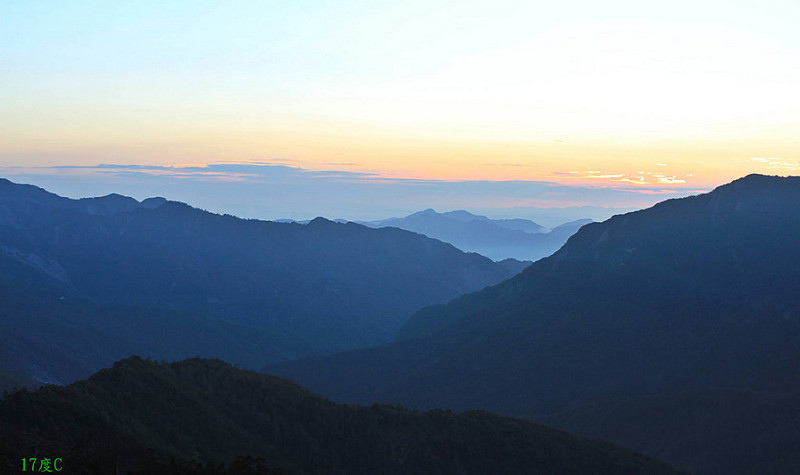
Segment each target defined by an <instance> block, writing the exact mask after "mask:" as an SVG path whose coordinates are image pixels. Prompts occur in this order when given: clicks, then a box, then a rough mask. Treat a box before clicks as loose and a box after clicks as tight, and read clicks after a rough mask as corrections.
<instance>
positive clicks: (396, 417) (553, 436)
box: [0, 175, 800, 474]
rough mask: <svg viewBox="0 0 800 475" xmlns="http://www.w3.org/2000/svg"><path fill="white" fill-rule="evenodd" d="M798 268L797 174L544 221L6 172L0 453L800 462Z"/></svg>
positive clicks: (512, 464) (232, 461)
mask: <svg viewBox="0 0 800 475" xmlns="http://www.w3.org/2000/svg"><path fill="white" fill-rule="evenodd" d="M799 296H800V177H775V176H765V175H748V176H745V177H743V178H740V179H738V180H735V181H733V182H731V183H728V184H726V185H723V186H720V187H717V188H716V189H714V190H713V191H711V192H709V193H704V194H698V195H694V196H689V197H685V198H678V199H670V200H665V201H662V202H660V203H658V204H656V205H655V206H652V207H650V208H647V209H642V210H639V211H634V212H630V213H625V214H619V215H615V216H613V217H611V218H610V219H607V220H605V221H602V222H593V221H592V220H591V219H581V220H578V221H575V220H565V222H564V223H563V224H562V225H560V226H554V227H552V228H548V227H543V226H540V225H539V224H537V223H536V222H534V221H531V220H526V219H490V218H488V217H486V216H482V215H476V214H472V213H470V212H467V211H465V210H456V211H446V212H437V211H434V210H433V209H426V210H424V211H420V212H417V213H414V214H411V215H409V216H406V217H402V218H387V219H382V220H373V221H359V222H349V221H338V220H330V219H326V218H322V217H318V218H315V219H313V220H310V221H302V222H301V221H291V220H284V221H281V222H278V221H262V220H256V219H241V218H238V217H235V216H232V215H221V214H215V213H211V212H208V211H204V210H202V209H199V208H195V207H193V206H191V204H186V203H181V202H177V201H170V200H167V199H164V198H149V199H145V200H143V201H138V200H136V199H134V198H130V197H126V196H122V195H119V194H111V195H107V196H102V197H97V198H82V199H71V198H66V197H62V196H59V195H56V194H53V193H50V192H48V191H46V190H45V189H43V188H39V187H36V186H33V185H23V184H17V183H14V182H11V181H9V180H5V179H0V389H2V390H3V396H2V399H0V473H20V472H28V471H41V472H47V471H53V472H54V473H55V472H61V473H82V474H83V473H86V474H95V473H96V474H109V473H132V474H160V473H165V474H166V473H170V474H223V473H225V474H255V473H331V474H343V473H364V474H373V473H397V474H401V473H453V474H463V473H475V474H487V473H543V474H560V473H564V474H567V473H571V474H584V473H606V474H617V473H619V474H638V473H641V474H660V473H664V474H667V473H698V474H738V473H741V474H745V473H776V474H778V473H787V474H788V473H800V443H798V441H800V376H799V375H800V297H799ZM45 460H46V461H45ZM32 467H33V468H32Z"/></svg>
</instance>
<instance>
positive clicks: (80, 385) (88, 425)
mask: <svg viewBox="0 0 800 475" xmlns="http://www.w3.org/2000/svg"><path fill="white" fill-rule="evenodd" d="M32 454H36V455H37V456H38V457H45V456H47V457H48V458H53V459H54V458H57V457H58V458H61V459H62V460H61V461H60V465H59V466H60V467H61V468H63V469H64V470H65V473H98V474H108V473H129V471H131V472H133V473H142V474H148V475H153V474H157V473H171V474H175V473H205V474H213V473H226V472H227V473H273V472H271V471H270V470H283V471H282V472H279V473H365V474H366V473H459V474H468V473H475V474H485V473H547V474H560V473H570V474H575V473H607V474H623V473H630V474H634V473H648V474H662V473H663V474H667V473H675V472H674V471H673V470H671V469H670V468H669V467H666V466H665V465H663V464H660V463H658V462H655V461H653V460H650V459H647V458H646V457H644V456H641V455H638V454H635V453H633V452H630V451H627V450H623V449H619V448H617V447H614V446H612V445H611V444H608V443H605V442H600V441H595V440H588V439H583V438H580V437H576V436H572V435H570V434H567V433H565V432H561V431H557V430H553V429H548V428H545V427H542V426H539V425H536V424H533V423H530V422H525V421H521V420H515V419H509V418H504V417H499V416H495V415H493V414H489V413H486V412H468V413H463V414H454V413H451V412H449V411H432V412H427V413H418V412H412V411H409V410H407V409H404V408H402V407H395V406H372V407H354V406H344V405H339V404H334V403H332V402H330V401H328V400H326V399H323V398H321V397H319V396H317V395H316V394H313V393H311V392H310V391H307V390H305V389H303V388H301V387H299V386H297V385H295V384H293V383H291V382H289V381H287V380H284V379H280V378H276V377H273V376H266V375H262V374H258V373H255V372H252V371H244V370H240V369H236V368H234V367H232V366H231V365H229V364H227V363H223V362H221V361H218V360H216V361H214V360H200V359H191V360H186V361H182V362H179V363H173V364H166V363H155V362H152V361H144V360H142V359H140V358H138V357H133V358H128V359H126V360H123V361H120V362H118V363H116V364H114V366H113V368H111V369H106V370H102V371H100V372H98V373H97V374H95V375H93V376H92V377H91V378H89V379H88V380H86V381H79V382H76V383H74V384H71V385H69V386H67V387H55V386H47V387H44V388H42V389H40V390H38V391H36V392H33V393H29V392H17V393H13V394H10V395H8V396H7V397H6V398H4V399H3V400H0V471H2V472H3V473H16V472H17V471H19V469H20V468H21V467H20V465H19V464H20V463H21V459H22V458H23V457H27V456H32ZM170 460H173V461H172V462H170ZM192 460H194V463H192V462H191V461H192ZM221 464H224V466H222V467H221V466H220V465H221ZM245 468H248V469H250V471H244V469H245Z"/></svg>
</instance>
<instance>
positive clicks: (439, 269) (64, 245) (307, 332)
mask: <svg viewBox="0 0 800 475" xmlns="http://www.w3.org/2000/svg"><path fill="white" fill-rule="evenodd" d="M512 274H513V272H512V271H511V270H507V269H506V268H504V267H503V266H500V265H498V264H495V263H493V262H491V261H490V260H489V259H487V258H485V257H482V256H478V255H475V254H465V253H463V252H461V251H458V250H457V249H455V248H454V247H452V246H450V245H448V244H444V243H441V242H439V241H436V240H433V239H429V238H426V237H424V236H420V235H417V234H414V233H410V232H406V231H401V230H398V229H380V230H374V229H369V228H366V227H364V226H360V225H357V224H338V223H333V222H330V221H327V220H325V219H322V218H317V219H315V220H313V221H312V222H311V223H309V224H308V225H305V226H302V225H298V224H283V223H272V222H263V221H256V220H242V219H238V218H235V217H232V216H220V215H214V214H211V213H207V212H205V211H202V210H198V209H194V208H191V207H189V206H187V205H185V204H182V203H176V202H169V201H166V200H164V199H159V198H153V199H148V200H145V201H143V202H141V203H139V202H137V201H136V200H134V199H132V198H126V197H122V196H119V195H109V196H106V197H102V198H92V199H84V200H71V199H66V198H62V197H59V196H56V195H53V194H51V193H48V192H46V191H44V190H42V189H40V188H36V187H33V186H26V185H16V184H13V183H11V182H9V181H7V180H2V181H0V299H2V302H3V305H2V306H0V371H2V370H4V369H5V370H13V371H16V372H18V373H22V374H27V375H30V376H34V377H35V378H37V379H39V380H42V381H69V380H72V379H74V378H76V377H81V376H86V375H88V374H90V373H91V372H92V371H94V370H96V369H97V368H99V367H102V366H103V365H108V364H110V363H111V362H112V361H115V360H116V359H119V358H121V357H124V356H127V355H130V354H137V353H139V354H146V355H150V356H153V357H157V358H164V359H179V358H183V357H186V356H193V355H205V356H214V357H223V358H226V359H228V360H230V361H234V362H236V363H238V364H243V365H245V366H250V367H260V366H262V365H263V364H266V363H267V362H270V361H278V360H281V359H287V358H293V357H299V356H303V355H308V354H319V353H329V352H333V351H341V350H344V349H348V348H358V347H364V346H370V345H376V344H380V343H384V342H387V341H390V340H391V338H392V337H393V336H394V334H395V332H396V331H397V329H398V328H399V327H400V326H401V325H402V324H403V323H404V322H405V320H406V319H407V318H408V316H409V315H410V314H411V313H413V312H414V311H415V310H417V309H419V308H421V307H423V306H425V305H429V304H432V303H440V302H446V301H448V300H450V299H452V298H454V297H457V296H458V295H460V294H463V293H465V292H468V291H474V290H477V289H480V288H483V287H485V286H487V285H490V284H495V283H497V282H500V281H501V280H503V279H505V278H507V277H510V276H511V275H512Z"/></svg>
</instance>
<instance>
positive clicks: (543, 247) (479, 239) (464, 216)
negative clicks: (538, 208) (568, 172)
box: [358, 209, 592, 261]
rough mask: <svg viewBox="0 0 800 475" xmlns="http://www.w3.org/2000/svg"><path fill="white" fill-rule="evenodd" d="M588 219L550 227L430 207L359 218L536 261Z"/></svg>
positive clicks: (464, 248)
mask: <svg viewBox="0 0 800 475" xmlns="http://www.w3.org/2000/svg"><path fill="white" fill-rule="evenodd" d="M590 222H592V220H591V219H580V220H577V221H571V222H569V223H564V224H562V225H560V226H557V227H555V228H553V229H552V230H550V229H547V228H545V227H543V226H540V225H538V224H536V223H535V222H533V221H531V220H527V219H519V218H518V219H489V218H487V217H486V216H480V215H475V214H472V213H469V212H468V211H464V210H456V211H448V212H445V213H437V212H436V211H434V210H433V209H426V210H424V211H419V212H416V213H413V214H411V215H408V216H406V217H404V218H389V219H384V220H378V221H358V223H359V224H363V225H365V226H369V227H371V228H384V227H395V228H400V229H405V230H407V231H413V232H415V233H419V234H424V235H425V236H428V237H431V238H434V239H439V240H440V241H444V242H447V243H450V244H452V245H454V246H455V247H457V248H459V249H461V250H462V251H466V252H476V253H478V254H481V255H483V256H487V257H489V258H491V259H494V260H496V261H500V260H504V259H516V260H519V261H536V260H538V259H541V258H543V257H547V256H549V255H550V254H552V253H554V252H555V251H557V250H558V248H560V247H561V246H562V245H563V244H564V243H565V242H566V241H567V239H568V238H569V237H570V236H571V235H573V234H575V232H576V231H577V230H578V229H580V227H581V226H583V225H584V224H588V223H590Z"/></svg>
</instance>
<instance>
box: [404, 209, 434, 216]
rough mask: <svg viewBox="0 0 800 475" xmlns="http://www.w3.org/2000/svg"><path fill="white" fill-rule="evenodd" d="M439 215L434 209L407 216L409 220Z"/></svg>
mask: <svg viewBox="0 0 800 475" xmlns="http://www.w3.org/2000/svg"><path fill="white" fill-rule="evenodd" d="M438 214H439V213H437V212H436V210H434V209H433V208H428V209H424V210H422V211H417V212H416V213H412V214H409V215H408V216H406V217H407V218H411V217H414V216H437V215H438Z"/></svg>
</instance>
